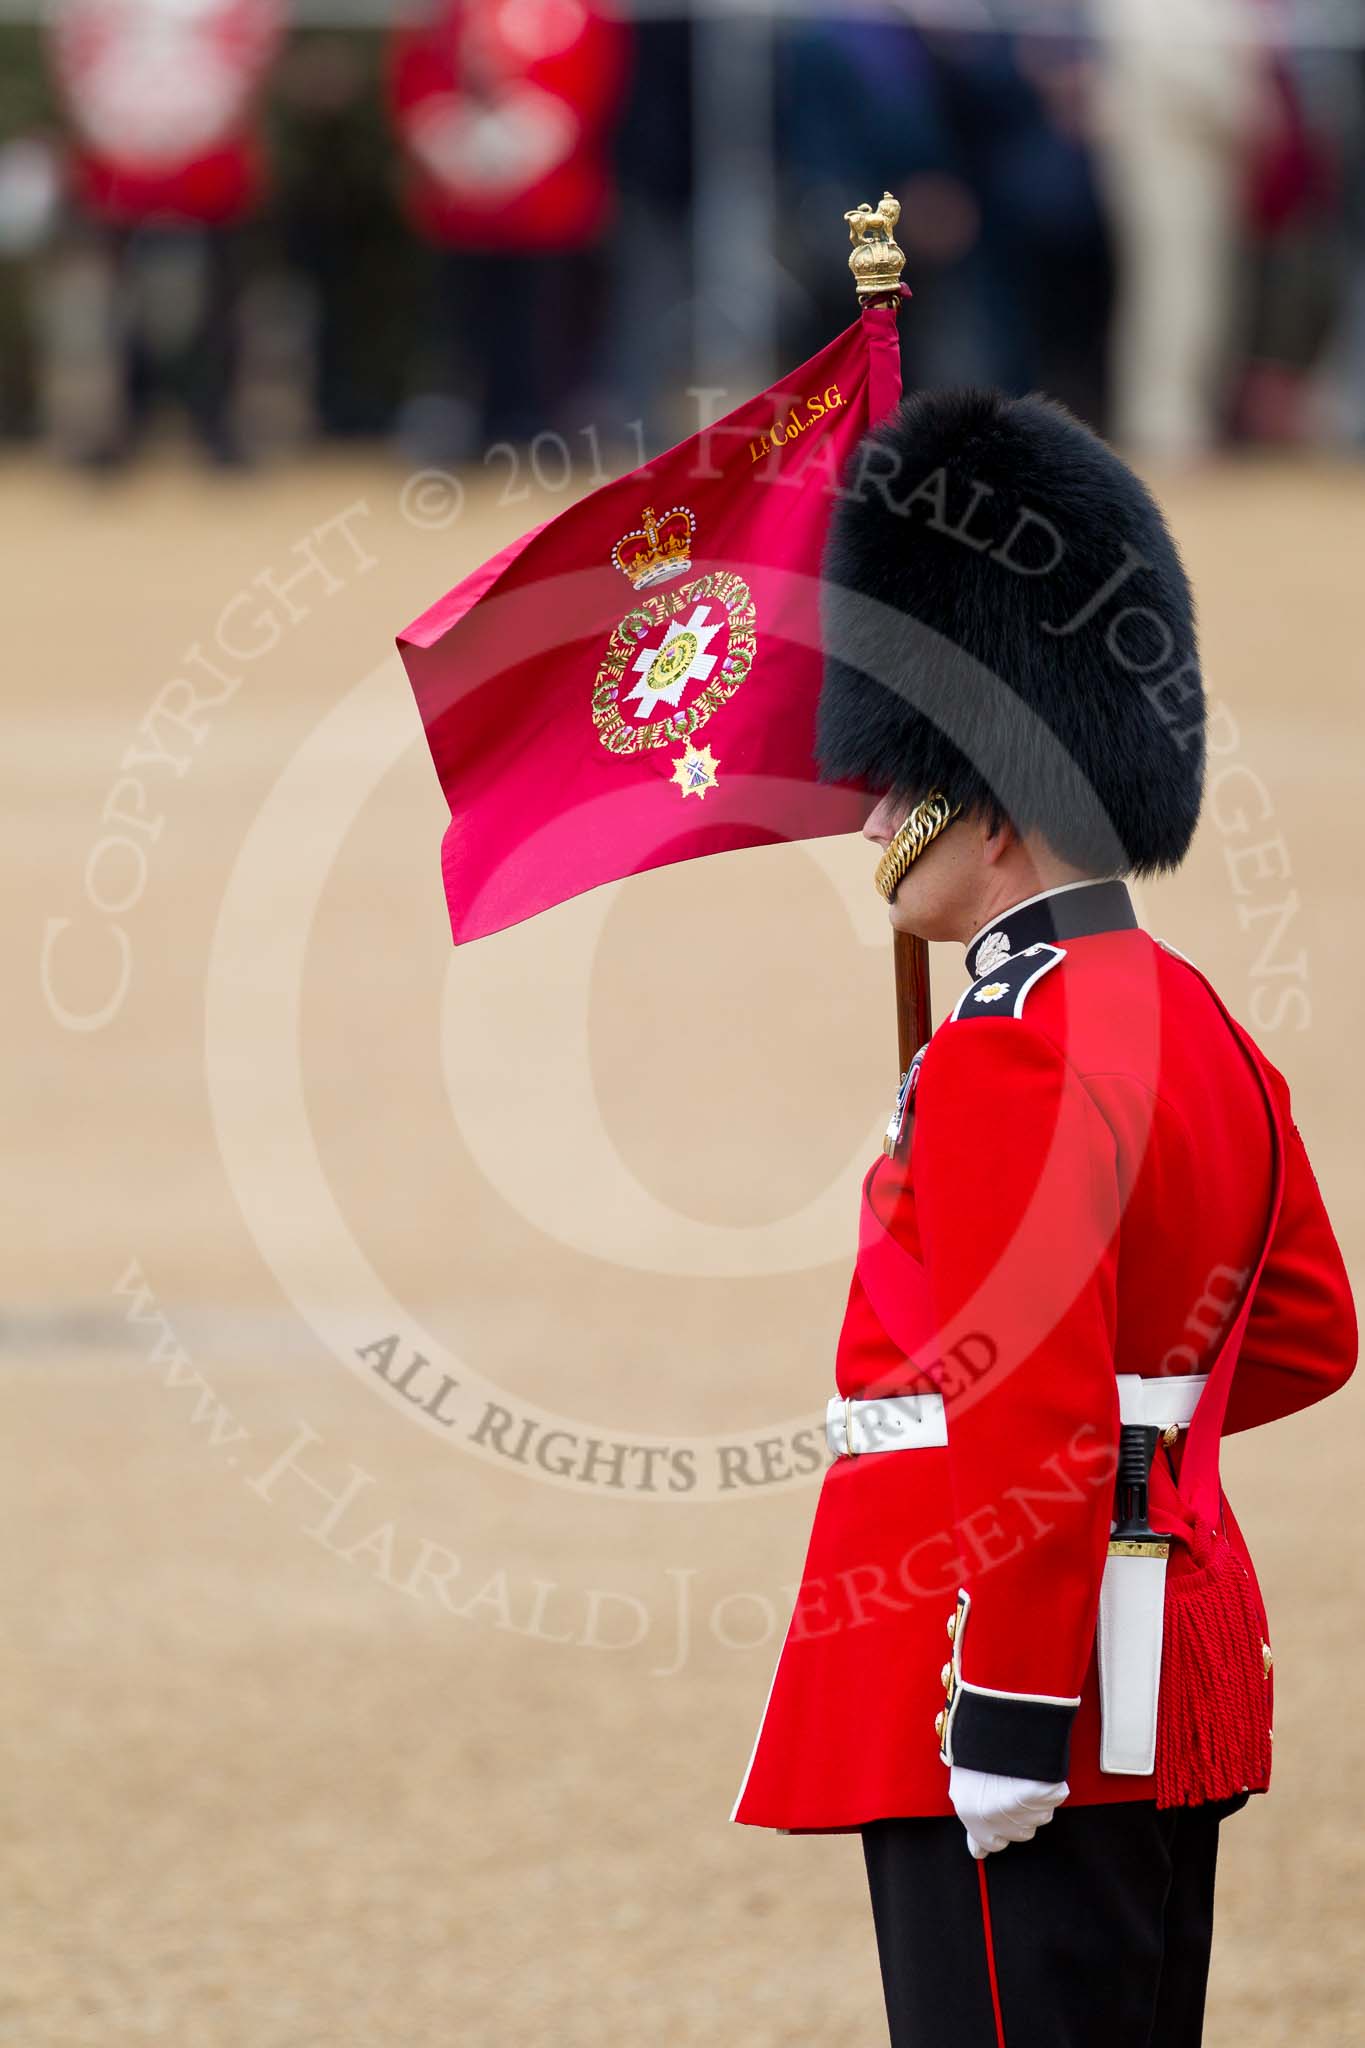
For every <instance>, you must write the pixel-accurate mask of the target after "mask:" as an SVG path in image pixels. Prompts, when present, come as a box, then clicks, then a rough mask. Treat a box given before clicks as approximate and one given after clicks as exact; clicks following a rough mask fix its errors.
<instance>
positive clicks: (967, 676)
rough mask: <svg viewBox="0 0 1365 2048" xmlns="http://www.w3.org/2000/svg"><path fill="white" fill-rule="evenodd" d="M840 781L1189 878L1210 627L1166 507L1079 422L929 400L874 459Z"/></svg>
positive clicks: (835, 581) (845, 694)
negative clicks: (940, 803)
mask: <svg viewBox="0 0 1365 2048" xmlns="http://www.w3.org/2000/svg"><path fill="white" fill-rule="evenodd" d="M823 573H824V579H825V581H824V590H823V603H822V624H823V634H824V646H825V674H824V685H823V688H822V691H821V697H820V712H819V720H818V731H817V738H816V756H817V760H818V763H819V767H820V772H821V774H822V776H823V777H824V778H825V779H826V780H829V781H840V782H843V781H848V782H853V783H856V784H857V785H859V786H860V787H862V788H863V789H866V790H868V791H875V792H878V793H880V792H884V791H887V790H895V791H896V792H897V793H899V794H902V795H904V796H905V797H906V798H907V799H908V800H909V801H912V802H913V801H916V800H917V799H919V798H920V797H922V796H924V795H926V794H927V792H928V791H929V790H931V789H941V790H942V791H943V793H944V795H945V796H946V797H948V799H949V801H950V802H952V803H955V804H957V803H960V804H961V805H962V806H963V807H964V809H965V810H967V811H973V810H984V811H985V812H986V813H987V814H988V815H990V816H992V817H994V818H999V817H1001V816H1003V817H1007V818H1008V819H1009V820H1010V821H1011V822H1012V823H1013V824H1014V825H1015V827H1016V828H1017V829H1018V830H1020V831H1021V832H1027V831H1031V830H1033V831H1037V832H1040V833H1041V834H1042V836H1043V837H1044V838H1045V839H1046V840H1047V842H1048V844H1049V845H1050V846H1051V847H1052V848H1053V850H1054V852H1056V853H1057V854H1059V855H1060V856H1061V857H1062V858H1063V859H1065V860H1068V861H1070V862H1072V863H1073V864H1074V865H1075V866H1077V867H1079V868H1082V869H1084V870H1085V871H1087V872H1088V873H1093V874H1127V873H1137V874H1143V873H1150V872H1152V871H1155V870H1157V869H1160V868H1169V867H1175V866H1176V865H1177V864H1178V862H1179V861H1180V860H1181V859H1182V857H1183V856H1184V854H1185V851H1186V849H1187V847H1188V846H1189V843H1190V839H1191V837H1192V835H1193V832H1194V828H1195V824H1196V821H1197V819H1198V816H1199V803H1200V797H1201V794H1202V791H1203V781H1204V692H1203V686H1202V682H1201V679H1200V673H1199V661H1198V654H1197V649H1196V643H1195V627H1194V611H1193V605H1192V602H1191V598H1190V590H1189V585H1188V583H1187V582H1186V579H1185V573H1184V570H1183V569H1182V567H1181V564H1180V557H1179V555H1178V554H1177V552H1176V548H1175V543H1174V541H1173V540H1172V539H1171V536H1170V534H1169V532H1168V531H1167V529H1166V524H1165V521H1164V520H1163V518H1162V516H1161V513H1160V512H1159V510H1158V509H1157V506H1156V504H1155V502H1154V501H1153V499H1152V497H1151V494H1150V493H1149V492H1148V490H1147V489H1146V487H1145V486H1144V485H1143V484H1142V483H1141V482H1139V480H1138V478H1137V477H1136V476H1134V474H1133V472H1132V471H1131V470H1130V469H1129V468H1128V467H1127V465H1126V464H1125V463H1123V462H1121V461H1120V460H1119V458H1118V456H1117V455H1115V454H1114V452H1113V450H1112V449H1111V448H1109V447H1107V446H1106V445H1105V443H1104V442H1103V441H1101V440H1100V439H1099V438H1098V437H1097V436H1096V435H1094V434H1092V433H1091V432H1090V431H1089V429H1088V428H1086V427H1084V426H1082V424H1081V423H1080V421H1079V420H1077V419H1075V418H1073V416H1072V415H1071V414H1070V413H1069V412H1067V411H1066V409H1065V408H1064V407H1063V406H1060V405H1057V404H1054V403H1052V402H1051V401H1050V400H1047V399H1044V398H1037V397H1033V398H1019V399H1011V398H1005V397H1002V396H1001V395H1000V394H999V393H998V392H993V391H940V392H927V393H924V394H921V395H917V396H914V397H911V398H908V399H906V400H905V401H904V403H903V404H902V405H901V406H900V408H899V410H898V411H896V412H895V413H893V414H891V415H890V416H889V417H888V419H886V420H885V421H884V422H883V423H882V424H881V425H879V426H877V427H875V428H874V429H873V430H872V432H871V433H870V434H868V435H867V436H866V437H865V439H864V440H863V442H862V444H861V446H860V447H859V449H858V450H857V451H856V453H855V456H854V458H853V461H852V464H851V465H850V468H849V470H848V472H847V474H846V475H845V477H844V479H843V483H842V487H841V491H840V495H839V497H838V499H837V501H836V505H835V510H834V515H833V518H832V520H831V524H830V532H829V539H828V542H827V545H826V551H825V560H824V571H823Z"/></svg>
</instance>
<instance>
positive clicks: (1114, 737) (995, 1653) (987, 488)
mask: <svg viewBox="0 0 1365 2048" xmlns="http://www.w3.org/2000/svg"><path fill="white" fill-rule="evenodd" d="M825 575H826V596H827V602H826V606H825V617H824V628H825V641H826V655H827V666H826V677H825V685H824V691H823V695H822V700H821V711H820V724H819V738H818V753H819V760H820V766H821V770H822V772H823V773H824V774H826V775H827V776H829V777H831V778H835V779H839V780H850V779H851V780H854V781H857V782H858V783H860V784H861V786H862V787H864V788H865V789H866V790H867V791H868V792H869V801H870V804H871V803H872V801H873V800H874V799H875V808H872V809H871V815H870V816H869V818H868V821H867V826H866V833H867V836H868V838H869V839H871V840H873V841H874V842H876V843H877V844H879V845H881V846H882V847H883V848H884V849H885V852H884V855H883V860H882V864H881V868H880V870H879V875H880V877H881V884H882V887H883V893H884V894H887V895H888V896H889V899H890V903H891V910H890V915H891V920H892V923H893V925H895V926H896V927H897V928H899V929H902V930H906V931H910V932H914V933H916V934H918V935H920V936H921V937H924V938H927V939H931V940H932V939H951V940H956V941H957V942H959V943H961V944H964V945H965V946H966V948H967V969H968V973H969V975H970V976H971V985H970V987H969V988H968V989H967V990H966V992H965V994H964V995H963V996H962V998H961V1000H960V1001H959V1002H958V1003H957V1005H956V1006H955V1008H954V1009H953V1011H952V1014H951V1015H950V1016H948V1017H946V1018H945V1019H944V1020H943V1022H942V1023H941V1024H940V1025H939V1027H938V1029H937V1030H936V1031H935V1032H934V1034H933V1036H932V1038H931V1039H930V1041H929V1044H928V1046H927V1047H926V1048H925V1049H924V1050H923V1051H922V1053H921V1054H920V1055H919V1056H918V1058H917V1059H916V1062H915V1065H914V1067H913V1068H912V1070H911V1072H910V1074H909V1075H908V1076H907V1077H906V1078H905V1081H904V1082H903V1084H902V1088H901V1091H900V1095H899V1097H898V1099H897V1103H896V1107H895V1111H894V1113H893V1116H892V1119H891V1124H890V1127H889V1130H888V1137H887V1149H886V1153H885V1156H883V1157H882V1158H880V1159H878V1160H877V1161H876V1163H875V1164H874V1165H873V1167H872V1168H871V1170H870V1171H869V1173H868V1174H867V1177H866V1179H865V1181H864V1185H863V1206H862V1220H861V1229H860V1236H859V1253H858V1260H857V1266H856V1270H855V1273H854V1276H853V1281H852V1285H851V1287H850V1290H849V1298H848V1308H847V1313H846V1316H845V1320H844V1325H843V1330H842V1334H841V1336H840V1340H839V1346H838V1353H837V1357H836V1361H835V1372H834V1379H835V1387H836V1392H835V1394H834V1395H833V1396H832V1397H831V1399H830V1403H829V1411H828V1422H827V1433H828V1438H829V1447H830V1451H831V1454H832V1462H831V1464H830V1466H829V1468H828V1470H827V1472H826V1474H825V1478H824V1481H823V1484H822V1488H821V1492H820V1496H819V1502H818V1505H817V1509H816V1515H815V1523H814V1528H813V1530H812V1533H811V1538H810V1545H809V1551H808V1554H807V1558H806V1564H805V1570H804V1573H803V1577H802V1582H801V1586H800V1589H799V1593H798V1596H797V1600H796V1604H795V1609H794V1612H793V1614H792V1618H791V1622H790V1626H789V1628H788V1632H787V1635H786V1639H785V1642H784V1644H783V1647H782V1651H781V1655H780V1657H779V1659H778V1663H777V1667H776V1670H775V1671H774V1674H773V1679H772V1683H771V1685H770V1687H769V1691H768V1697H767V1700H766V1703H765V1705H764V1709H763V1714H762V1719H761V1723H760V1727H759V1733H758V1737H757V1740H756V1742H755V1744H754V1748H753V1753H752V1755H751V1757H750V1760H749V1764H748V1768H747V1769H746V1771H745V1773H744V1778H743V1783H742V1784H741V1786H740V1790H739V1796H738V1798H737V1800H736V1802H735V1807H734V1811H733V1814H732V1818H734V1819H736V1820H738V1821H741V1822H749V1823H752V1824H754V1825H757V1826H760V1827H771V1828H776V1829H780V1830H783V1831H787V1832H793V1833H795V1832H807V1831H838V1832H851V1831H853V1830H859V1831H860V1832H861V1835H862V1840H863V1846H864V1851H865V1858H866V1864H867V1871H868V1879H869V1885H870V1890H871V1898H872V1907H873V1916H874V1922H875V1927H876V1933H877V1941H878V1949H879V1954H880V1959H881V1970H882V1979H883V1985H884V1989H885V1993H886V2004H887V2012H888V2017H889V2021H890V2029H891V2040H892V2043H893V2048H911V2044H913V2048H941V2044H946V2043H949V2042H951V2043H953V2044H954V2048H1195V2044H1197V2043H1198V2042H1199V2040H1200V2038H1201V2033H1202V2024H1203V2007H1204V1987H1205V1981H1206V1976H1207V1969H1208V1959H1209V1943H1210V1938H1211V1932H1212V1902H1213V1880H1214V1862H1215V1856H1216V1849H1217V1839H1218V1825H1219V1822H1220V1820H1221V1819H1222V1818H1223V1817H1224V1816H1225V1815H1226V1814H1228V1813H1229V1812H1231V1811H1232V1810H1233V1809H1234V1808H1235V1807H1237V1806H1240V1805H1242V1804H1244V1803H1245V1801H1246V1799H1247V1797H1248V1796H1249V1794H1250V1793H1252V1792H1261V1791H1264V1790H1265V1789H1266V1786H1267V1784H1268V1782H1269V1776H1270V1756H1271V1720H1272V1711H1273V1697H1272V1690H1273V1689H1272V1679H1271V1663H1272V1658H1271V1650H1270V1629H1269V1625H1268V1623H1267V1620H1266V1616H1265V1610H1264V1607H1263V1605H1262V1601H1261V1596H1260V1592H1259V1590H1258V1587H1257V1584H1256V1578H1255V1573H1254V1570H1253V1568H1252V1563H1251V1559H1250V1556H1249V1555H1248V1552H1247V1548H1246V1544H1245V1543H1244V1541H1243V1539H1242V1536H1241V1533H1240V1531H1239V1529H1238V1526H1237V1523H1236V1520H1235V1518H1234V1516H1233V1513H1232V1509H1231V1507H1230V1506H1229V1505H1228V1502H1227V1500H1226V1499H1225V1497H1224V1496H1223V1494H1222V1490H1221V1487H1220V1485H1219V1480H1218V1444H1219V1439H1220V1437H1221V1436H1222V1435H1223V1434H1225V1433H1227V1432H1230V1431H1233V1430H1239V1429H1248V1428H1252V1427H1254V1426H1256V1425H1257V1424H1260V1423H1264V1422H1270V1421H1273V1420H1274V1419H1275V1418H1276V1417H1278V1416H1281V1415H1288V1414H1291V1413H1293V1412H1294V1410H1296V1409H1299V1408H1303V1407H1306V1406H1307V1405H1308V1404H1309V1403H1310V1402H1313V1401H1317V1400H1320V1399H1321V1398H1322V1397H1323V1396H1324V1395H1326V1394H1329V1393H1331V1392H1332V1391H1333V1390H1334V1389H1335V1388H1336V1387H1338V1386H1340V1385H1341V1384H1342V1382H1343V1381H1344V1380H1345V1379H1346V1378H1347V1377H1348V1375H1349V1374H1350V1372H1351V1369H1352V1367H1353V1365H1354V1362H1355V1355H1356V1326H1355V1316H1354V1312H1353V1308H1352V1303H1351V1295H1350V1290H1349V1287H1348V1283H1347V1279H1346V1274H1345V1271H1344V1268H1343V1265H1342V1260H1341V1255H1340V1252H1339V1251H1338V1249H1337V1245H1336V1241H1335V1239H1334V1237H1333V1234H1332V1229H1331V1226H1330V1224H1329V1222H1328V1220H1327V1216H1326V1214H1325V1211H1324V1209H1323V1204H1322V1199H1321V1196H1320V1194H1319V1192H1318V1187H1317V1183H1316V1181H1315V1179H1314V1176H1313V1171H1312V1168H1311V1167H1310V1165H1309V1163H1308V1158H1307V1155H1306V1153H1305V1151H1304V1147H1303V1143H1302V1140H1301V1139H1300V1136H1299V1133H1298V1130H1297V1128H1296V1126H1295V1124H1294V1120H1293V1114H1292V1110H1291V1106H1290V1098H1289V1090H1288V1088H1287V1086H1286V1084H1285V1081H1284V1079H1283V1078H1282V1077H1281V1075H1280V1074H1279V1073H1277V1072H1276V1070H1275V1068H1274V1067H1273V1066H1272V1065H1271V1064H1270V1062H1269V1061H1268V1060H1267V1059H1266V1058H1265V1056H1264V1054H1263V1053H1261V1051H1260V1050H1259V1048H1258V1047H1257V1046H1256V1045H1255V1044H1254V1042H1253V1041H1252V1040H1251V1038H1250V1037H1249V1036H1248V1035H1247V1034H1246V1032H1245V1031H1243V1030H1242V1029H1241V1028H1240V1026H1239V1025H1238V1024H1237V1023H1236V1022H1235V1021H1234V1020H1233V1019H1232V1018H1231V1017H1230V1016H1229V1014H1228V1012H1227V1011H1226V1010H1225V1009H1224V1007H1223V1005H1222V1003H1221V1001H1220V1000H1219V998H1218V996H1217V994H1216V993H1215V991H1214V990H1213V989H1212V987H1211V986H1210V985H1209V983H1208V982H1207V981H1206V980H1205V978H1204V977H1203V975H1202V974H1201V973H1200V972H1199V970H1198V969H1197V968H1196V967H1195V966H1193V965H1192V964H1191V963H1190V962H1188V961H1187V960H1185V959H1184V958H1182V957H1181V956H1180V955H1179V954H1178V953H1177V952H1175V950H1174V949H1173V948H1171V947H1168V946H1166V945H1164V944H1162V943H1161V941H1160V940H1158V939H1156V938H1153V937H1151V936H1149V934H1148V933H1147V932H1145V931H1144V930H1143V929H1142V928H1141V927H1140V925H1139V923H1138V920H1137V917H1136V915H1135V913H1134V909H1133V905H1132V901H1131V899H1130V896H1129V892H1128V889H1127V886H1126V883H1125V879H1124V878H1125V877H1128V876H1133V875H1139V876H1140V875H1144V874H1150V873H1154V872H1156V871H1158V870H1161V869H1167V868H1173V867H1175V866H1176V865H1177V864H1178V863H1179V861H1180V860H1181V858H1182V857H1183V855H1184V853H1185V851H1186V849H1187V847H1188V845H1189V842H1190V839H1191V836H1192V834H1193V832H1194V829H1195V824H1196V821H1197V817H1198V812H1199V804H1200V798H1201V794H1202V787H1203V771H1204V698H1203V690H1202V685H1201V682H1200V675H1199V667H1198V658H1197V653H1196V647H1195V634H1194V621H1193V614H1192V608H1191V602H1190V594H1189V589H1188V586H1187V584H1186V580H1185V576H1184V573H1183V570H1182V568H1181V565H1180V561H1179V557H1178V555H1177V553H1176V550H1175V546H1174V544H1173V542H1172V540H1171V538H1170V535H1169V534H1168V532H1167V530H1166V527H1165V524H1164V522H1163V520H1162V517H1161V514H1160V512H1159V511H1158V509H1157V507H1156V505H1155V504H1154V503H1153V501H1152V499H1151V497H1150V495H1149V494H1148V492H1147V491H1146V489H1145V488H1144V487H1143V485H1142V484H1141V483H1140V482H1139V481H1138V479H1137V478H1136V477H1135V476H1134V475H1133V474H1132V473H1131V472H1130V471H1129V470H1128V469H1127V468H1126V467H1125V466H1124V464H1123V463H1121V462H1120V461H1119V460H1118V458H1117V457H1116V456H1115V455H1114V454H1113V453H1112V451H1111V450H1110V449H1108V448H1107V447H1106V446H1105V445H1104V443H1103V442H1101V441H1100V440H1098V439H1097V438H1096V437H1095V436H1093V435H1092V434H1091V433H1089V432H1088V431H1087V430H1086V429H1085V428H1084V427H1082V426H1081V425H1080V424H1079V423H1078V422H1077V421H1076V420H1074V419H1073V418H1072V417H1071V416H1070V415H1069V414H1067V413H1066V412H1065V411H1063V410H1062V409H1061V408H1060V407H1057V406H1055V405H1052V404H1049V403H1047V402H1045V401H1043V400H1040V399H1024V400H1007V399H1004V398H1001V397H999V396H997V395H995V394H993V393H986V392H959V393H946V394H945V393H940V394H931V395H927V396H920V397H915V398H911V399H909V400H907V401H906V402H905V403H904V404H903V406H902V407H901V409H900V411H899V412H898V413H897V414H895V415H893V416H892V417H891V418H890V419H889V420H888V421H887V422H885V423H884V424H883V425H882V426H881V427H879V428H876V429H874V431H873V432H872V434H871V435H870V436H869V437H868V439H867V440H866V441H865V442H864V444H863V447H862V449H861V450H860V451H859V456H858V459H857V460H856V461H855V464H854V466H853V469H852V470H851V472H850V474H849V476H848V477H847V478H846V479H845V486H844V494H843V496H842V497H841V501H840V503H839V506H838V509H837V511H836V514H835V518H834V521H833V523H832V528H831V537H830V543H829V550H828V554H827V559H826V564H825Z"/></svg>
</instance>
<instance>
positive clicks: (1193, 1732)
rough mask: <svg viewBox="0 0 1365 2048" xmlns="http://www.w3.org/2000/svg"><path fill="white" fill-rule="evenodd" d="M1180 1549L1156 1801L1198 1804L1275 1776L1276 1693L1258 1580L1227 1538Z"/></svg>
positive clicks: (1198, 1539) (1205, 1532) (1166, 1648)
mask: <svg viewBox="0 0 1365 2048" xmlns="http://www.w3.org/2000/svg"><path fill="white" fill-rule="evenodd" d="M1179 1550H1180V1546H1179V1545H1174V1544H1173V1545H1172V1551H1171V1566H1170V1569H1169V1570H1168V1573H1167V1580H1166V1620H1165V1639H1164V1643H1163V1647H1162V1654H1161V1695H1160V1704H1159V1711H1158V1715H1157V1757H1156V1803H1157V1805H1158V1806H1197V1805H1199V1804H1200V1803H1201V1802H1202V1801H1204V1800H1206V1799H1230V1798H1232V1797H1234V1796H1235V1795H1236V1794H1237V1793H1238V1792H1245V1791H1248V1790H1251V1791H1259V1790H1262V1789H1263V1788H1264V1787H1265V1785H1266V1784H1267V1783H1268V1782H1269V1779H1270V1712H1271V1707H1270V1686H1269V1683H1268V1679H1267V1673H1266V1665H1265V1656H1264V1640H1263V1637H1262V1633H1261V1616H1260V1614H1259V1613H1258V1611H1257V1606H1256V1596H1255V1591H1254V1589H1253V1587H1252V1583H1251V1578H1250V1574H1249V1573H1248V1572H1247V1569H1246V1567H1245V1565H1244V1564H1243V1563H1242V1561H1241V1559H1240V1558H1239V1557H1238V1556H1237V1553H1236V1552H1235V1551H1234V1550H1233V1548H1232V1546H1231V1544H1230V1543H1229V1542H1228V1540H1227V1538H1226V1537H1225V1536H1222V1535H1220V1534H1218V1532H1217V1531H1216V1530H1213V1529H1210V1528H1209V1527H1208V1526H1207V1524H1204V1523H1201V1524H1199V1525H1197V1526H1196V1529H1195V1532H1194V1536H1193V1539H1192V1541H1191V1544H1190V1547H1189V1553H1188V1563H1187V1565H1186V1567H1185V1568H1184V1569H1181V1563H1182V1562H1184V1561H1183V1560H1181V1561H1180V1562H1178V1561H1177V1560H1178V1554H1179Z"/></svg>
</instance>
